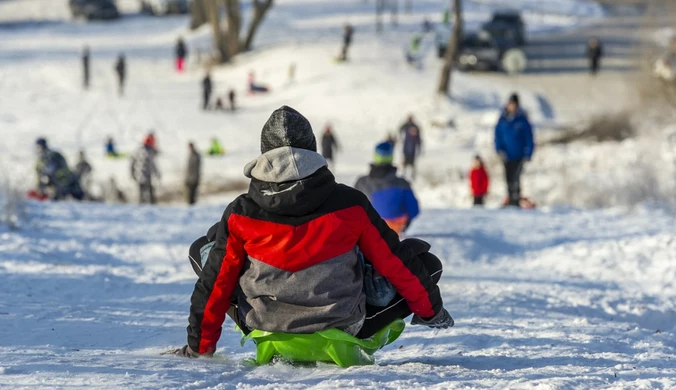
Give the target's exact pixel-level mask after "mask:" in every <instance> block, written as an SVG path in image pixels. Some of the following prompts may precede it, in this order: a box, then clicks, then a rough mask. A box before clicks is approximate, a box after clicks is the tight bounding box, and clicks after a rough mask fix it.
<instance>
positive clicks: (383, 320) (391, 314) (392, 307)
mask: <svg viewBox="0 0 676 390" xmlns="http://www.w3.org/2000/svg"><path fill="white" fill-rule="evenodd" d="M418 259H419V260H420V261H421V262H422V263H423V264H424V265H425V268H427V272H429V274H430V276H431V277H432V279H433V280H434V283H435V284H436V283H439V279H441V271H442V268H443V267H442V265H441V261H440V260H439V259H438V258H437V257H436V256H435V255H433V254H431V253H429V252H427V253H422V254H420V255H418ZM411 314H412V312H411V309H410V308H409V307H408V303H407V302H406V301H405V300H404V298H402V297H401V296H400V295H399V294H397V295H396V296H395V297H394V299H392V301H391V302H390V303H389V304H388V305H387V306H386V307H379V306H372V305H368V304H367V305H366V320H365V321H364V325H363V326H362V328H361V330H360V331H359V333H358V334H357V338H360V339H366V338H369V337H371V336H373V335H374V334H376V333H377V332H378V331H379V330H381V329H382V328H384V327H386V326H387V325H388V324H390V323H391V322H392V321H394V320H396V319H404V318H406V317H408V316H410V315H411Z"/></svg>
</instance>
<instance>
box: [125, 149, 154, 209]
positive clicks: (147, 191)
mask: <svg viewBox="0 0 676 390" xmlns="http://www.w3.org/2000/svg"><path fill="white" fill-rule="evenodd" d="M131 177H132V179H134V181H135V182H137V183H138V185H139V203H150V204H155V203H156V202H157V199H156V198H155V186H154V179H158V180H159V179H160V171H159V169H157V164H155V149H153V148H152V147H151V146H150V145H149V144H147V143H146V144H144V145H143V146H142V147H141V148H140V149H138V150H137V151H136V153H134V155H133V156H132V158H131Z"/></svg>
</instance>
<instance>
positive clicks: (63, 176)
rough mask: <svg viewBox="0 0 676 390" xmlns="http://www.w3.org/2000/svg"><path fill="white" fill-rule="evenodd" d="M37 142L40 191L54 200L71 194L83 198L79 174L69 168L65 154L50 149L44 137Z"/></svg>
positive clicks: (76, 197) (37, 169)
mask: <svg viewBox="0 0 676 390" xmlns="http://www.w3.org/2000/svg"><path fill="white" fill-rule="evenodd" d="M35 144H36V147H37V152H38V161H37V164H36V165H35V172H36V174H37V181H38V193H39V194H40V195H41V196H43V197H49V198H50V199H52V200H64V199H66V198H68V197H69V196H70V197H72V198H73V199H76V200H82V199H83V198H84V193H83V192H82V189H81V188H80V183H79V182H78V179H77V176H76V175H74V174H73V172H71V170H70V169H69V168H68V163H67V162H66V159H65V158H64V157H63V155H62V154H61V153H59V152H57V151H55V150H52V149H50V148H49V146H48V145H47V140H46V139H44V138H38V139H37V141H36V142H35Z"/></svg>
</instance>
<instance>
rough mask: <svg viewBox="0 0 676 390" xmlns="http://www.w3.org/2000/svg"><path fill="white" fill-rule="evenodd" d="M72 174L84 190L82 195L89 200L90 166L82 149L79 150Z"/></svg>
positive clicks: (90, 184) (90, 185)
mask: <svg viewBox="0 0 676 390" xmlns="http://www.w3.org/2000/svg"><path fill="white" fill-rule="evenodd" d="M73 174H75V176H76V177H77V179H78V181H79V182H80V188H81V189H82V191H83V192H84V197H85V198H87V199H89V200H91V199H92V198H91V194H90V192H91V187H92V166H91V164H90V163H89V161H87V156H85V152H84V150H80V154H79V159H78V162H77V164H75V169H74V170H73Z"/></svg>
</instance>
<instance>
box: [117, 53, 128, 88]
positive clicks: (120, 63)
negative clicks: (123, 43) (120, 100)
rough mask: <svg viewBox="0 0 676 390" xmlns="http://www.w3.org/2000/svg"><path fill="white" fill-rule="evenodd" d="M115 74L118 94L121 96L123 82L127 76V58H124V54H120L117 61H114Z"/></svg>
mask: <svg viewBox="0 0 676 390" xmlns="http://www.w3.org/2000/svg"><path fill="white" fill-rule="evenodd" d="M115 74H117V86H118V90H117V91H118V94H119V95H120V96H123V95H124V83H125V80H126V78H127V60H126V59H125V57H124V54H120V55H119V56H118V57H117V62H116V63H115Z"/></svg>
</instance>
